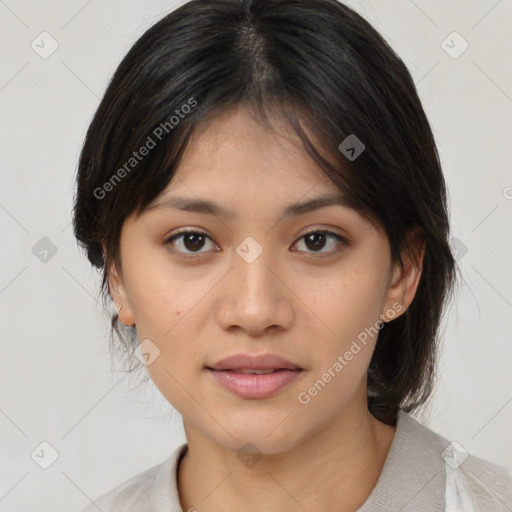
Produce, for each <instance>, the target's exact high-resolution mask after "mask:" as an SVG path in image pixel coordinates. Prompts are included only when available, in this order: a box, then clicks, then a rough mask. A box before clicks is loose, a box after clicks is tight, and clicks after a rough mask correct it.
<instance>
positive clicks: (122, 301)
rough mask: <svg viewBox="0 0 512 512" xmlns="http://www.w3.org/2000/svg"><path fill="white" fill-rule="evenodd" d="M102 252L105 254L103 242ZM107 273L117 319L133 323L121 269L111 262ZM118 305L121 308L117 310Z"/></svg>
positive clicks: (125, 323) (124, 323)
mask: <svg viewBox="0 0 512 512" xmlns="http://www.w3.org/2000/svg"><path fill="white" fill-rule="evenodd" d="M103 254H105V255H106V248H105V244H103ZM107 273H108V291H109V293H110V295H111V297H112V300H113V301H114V304H115V308H116V311H118V315H119V320H120V321H121V323H122V324H123V325H135V316H134V315H133V311H132V308H131V306H130V302H129V300H128V294H127V293H126V288H125V285H124V281H123V276H122V272H121V270H120V269H118V268H117V266H116V265H115V264H114V263H112V265H111V267H110V268H109V269H108V270H107ZM120 306H122V308H121V310H119V307H120Z"/></svg>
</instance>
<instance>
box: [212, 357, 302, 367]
mask: <svg viewBox="0 0 512 512" xmlns="http://www.w3.org/2000/svg"><path fill="white" fill-rule="evenodd" d="M207 368H209V369H211V370H270V369H272V370H278V369H281V368H282V369H287V370H302V368H301V367H300V366H298V365H297V364H295V363H292V362H291V361H288V360H286V359H284V358H283V357H281V356H278V355H277V354H261V355H251V354H234V355H232V356H229V357H225V358H224V359H221V360H220V361H217V362H216V363H215V364H213V365H210V366H207Z"/></svg>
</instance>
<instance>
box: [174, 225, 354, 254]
mask: <svg viewBox="0 0 512 512" xmlns="http://www.w3.org/2000/svg"><path fill="white" fill-rule="evenodd" d="M207 239H208V240H210V241H211V242H212V243H213V240H212V239H211V238H210V237H209V236H208V235H207V234H205V233H202V232H201V231H191V230H189V231H181V232H180V233H176V234H174V235H172V236H170V237H169V238H167V240H166V241H165V243H166V244H171V245H174V246H177V248H178V252H182V249H183V248H184V249H186V250H187V251H191V252H189V253H187V252H182V254H185V255H193V254H200V250H201V249H202V248H203V247H204V245H205V241H206V240H207ZM329 239H330V240H332V241H333V242H332V243H331V246H333V249H331V250H330V251H329V250H328V251H323V253H325V252H327V253H334V252H337V251H338V250H340V249H341V247H342V246H344V245H347V241H346V240H345V239H344V238H343V237H342V236H340V235H338V234H336V233H333V232H332V231H328V230H316V231H310V232H309V233H306V234H305V235H302V236H301V237H300V238H299V239H298V240H297V242H295V243H298V242H300V241H302V240H304V243H305V245H306V247H307V248H308V249H310V250H312V251H313V252H312V253H311V254H317V253H318V254H321V255H323V253H320V250H322V249H324V247H325V246H326V245H328V244H327V240H329ZM213 245H215V246H216V244H213ZM294 245H295V244H294ZM216 247H217V246H216ZM203 252H205V251H203ZM306 252H307V251H306Z"/></svg>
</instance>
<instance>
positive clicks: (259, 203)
mask: <svg viewBox="0 0 512 512" xmlns="http://www.w3.org/2000/svg"><path fill="white" fill-rule="evenodd" d="M280 133H281V135H276V133H271V132H269V131H266V130H265V129H264V128H263V127H262V126H260V125H259V124H258V123H256V122H255V121H254V120H253V119H252V118H251V117H250V115H249V114H247V113H246V112H245V111H244V110H242V109H237V110H233V111H230V112H225V113H224V114H222V116H220V117H217V118H216V119H215V120H214V121H212V122H210V123H209V124H207V125H205V126H204V127H203V129H202V131H200V132H198V133H197V134H196V137H195V139H194V140H193V142H192V144H191V146H190V147H189V150H188V151H187V153H186V155H185V158H184V159H183V161H182V163H181V165H180V167H179V169H178V171H177V174H176V175H175V177H174V178H173V180H172V183H171V184H170V186H169V187H168V188H167V190H165V191H164V192H163V193H162V194H161V195H160V196H159V197H158V198H157V199H156V201H155V202H154V204H153V205H152V207H151V208H149V209H147V210H146V211H145V212H144V213H143V214H142V215H141V216H140V217H138V218H135V217H134V216H133V215H132V216H131V217H129V218H127V219H126V221H125V224H124V226H123V229H122V233H121V269H122V270H120V271H119V272H117V273H116V272H112V273H111V275H110V287H111V293H112V295H113V298H114V300H115V302H116V304H117V306H118V307H119V305H122V310H121V313H120V320H121V321H122V322H123V323H124V324H127V325H130V324H134V323H135V324H136V329H137V334H138V338H139V340H140V341H141V342H142V345H141V348H142V349H143V350H142V352H146V353H148V355H147V356H146V358H147V369H148V372H149V374H150V376H151V378H152V379H153V381H154V383H155V384H156V386H157V387H158V388H159V390H160V391H161V393H162V394H163V395H164V396H165V397H166V399H167V400H168V401H169V402H170V403H171V404H172V405H173V406H174V408H175V409H177V410H178V411H179V412H180V413H181V414H182V416H183V418H184V424H185V429H186V431H187V435H188V432H196V433H197V434H198V435H203V436H206V437H208V438H210V439H211V440H214V441H215V442H217V443H219V444H220V445H223V446H225V447H230V448H232V449H238V448H240V447H241V446H242V445H244V444H245V443H246V442H252V443H253V444H255V445H256V446H257V447H258V448H259V450H260V451H261V452H263V453H268V454H270V453H279V452H282V451H285V450H288V449H290V448H292V447H293V446H294V445H298V444H299V443H301V442H304V440H306V439H307V438H309V437H311V436H313V435H315V434H316V433H319V432H320V431H322V429H325V428H326V426H327V425H334V424H341V423H342V422H343V421H345V420H346V419H347V418H348V416H349V415H354V414H361V411H366V410H367V403H366V372H367V368H368V365H369V363H370V359H371V356H372V352H373V349H374V347H375V342H376V340H377V335H378V328H379V325H380V323H379V320H380V319H381V318H382V316H381V315H386V316H387V319H388V320H390V319H392V318H396V317H397V316H399V315H400V314H402V313H403V312H404V311H405V310H406V308H407V306H408V304H409V303H410V301H411V300H412V298H413V296H414V292H415V290H416V286H417V282H418V278H419V274H418V273H415V272H414V270H412V269H409V270H408V271H406V272H403V271H400V270H399V269H398V268H397V267H394V266H392V264H391V257H390V248H389V243H388V239H387V237H386V236H385V234H384V233H383V232H382V231H380V230H378V229H377V228H375V227H374V226H373V225H372V224H370V223H369V222H368V221H367V220H365V219H364V218H363V217H362V216H361V215H359V214H358V213H357V212H356V211H354V210H352V209H350V208H348V207H347V206H345V205H343V204H342V202H341V204H338V203H337V201H334V202H331V203H333V204H329V205H324V206H321V207H318V208H309V209H308V208H303V209H297V208H295V209H293V210H291V211H287V208H289V207H290V205H296V204H297V203H305V202H308V201H310V200H312V199H314V198H319V197H324V196H336V197H338V198H339V197H340V193H339V190H338V189H337V188H336V187H335V186H334V185H333V184H332V182H330V181H329V179H328V178H327V177H326V176H325V174H324V173H323V172H322V171H321V170H320V169H318V168H317V167H316V166H315V164H314V163H313V161H311V160H310V159H309V157H308V156H307V155H306V153H305V152H304V151H303V150H302V149H301V147H300V145H299V144H298V142H297V140H296V139H294V137H293V136H292V134H291V132H287V131H286V129H285V128H284V127H283V130H282V131H281V132H280ZM176 198H180V199H186V200H190V201H209V202H213V203H215V205H214V206H216V207H217V208H219V209H221V210H222V211H217V210H215V212H214V213H212V212H211V211H210V210H211V208H208V207H206V206H203V207H199V208H198V207H197V205H196V207H193V206H191V205H190V204H189V205H188V206H187V205H186V204H185V202H184V201H182V202H181V203H178V202H177V201H176ZM317 206H318V205H317ZM184 230H186V231H189V232H190V233H189V234H183V231H184ZM311 232H314V233H313V234H311ZM143 340H144V341H143ZM241 354H242V355H246V356H248V357H249V359H248V360H245V361H244V360H241V361H240V360H239V361H235V362H233V361H231V362H227V363H219V361H221V360H222V359H224V358H226V357H229V356H233V355H241ZM269 354H270V355H274V356H278V357H280V358H282V359H284V360H285V361H286V362H288V363H289V365H290V366H291V367H292V368H285V367H286V363H283V361H280V360H264V359H261V360H258V361H257V363H258V362H259V363H260V367H261V366H263V367H265V368H267V369H268V371H273V373H272V374H267V375H257V374H254V373H252V374H248V373H246V372H248V371H254V370H255V368H257V367H258V364H257V363H256V365H255V366H254V365H253V363H254V360H253V359H251V358H252V357H256V358H257V357H258V356H267V355H269ZM218 363H219V364H218ZM251 365H252V366H251ZM237 367H238V368H237ZM222 370H225V371H222ZM260 370H261V368H260ZM275 370H277V371H275ZM260 373H261V372H260Z"/></svg>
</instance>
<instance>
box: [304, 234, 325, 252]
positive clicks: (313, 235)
mask: <svg viewBox="0 0 512 512" xmlns="http://www.w3.org/2000/svg"><path fill="white" fill-rule="evenodd" d="M317 237H319V238H320V239H321V241H320V244H318V243H312V244H311V245H310V244H309V242H310V241H312V240H313V239H315V238H317ZM324 243H325V233H311V234H310V235H308V236H307V237H306V245H307V247H308V249H319V248H320V249H321V248H322V247H323V245H324ZM319 245H320V246H321V247H319Z"/></svg>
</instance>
